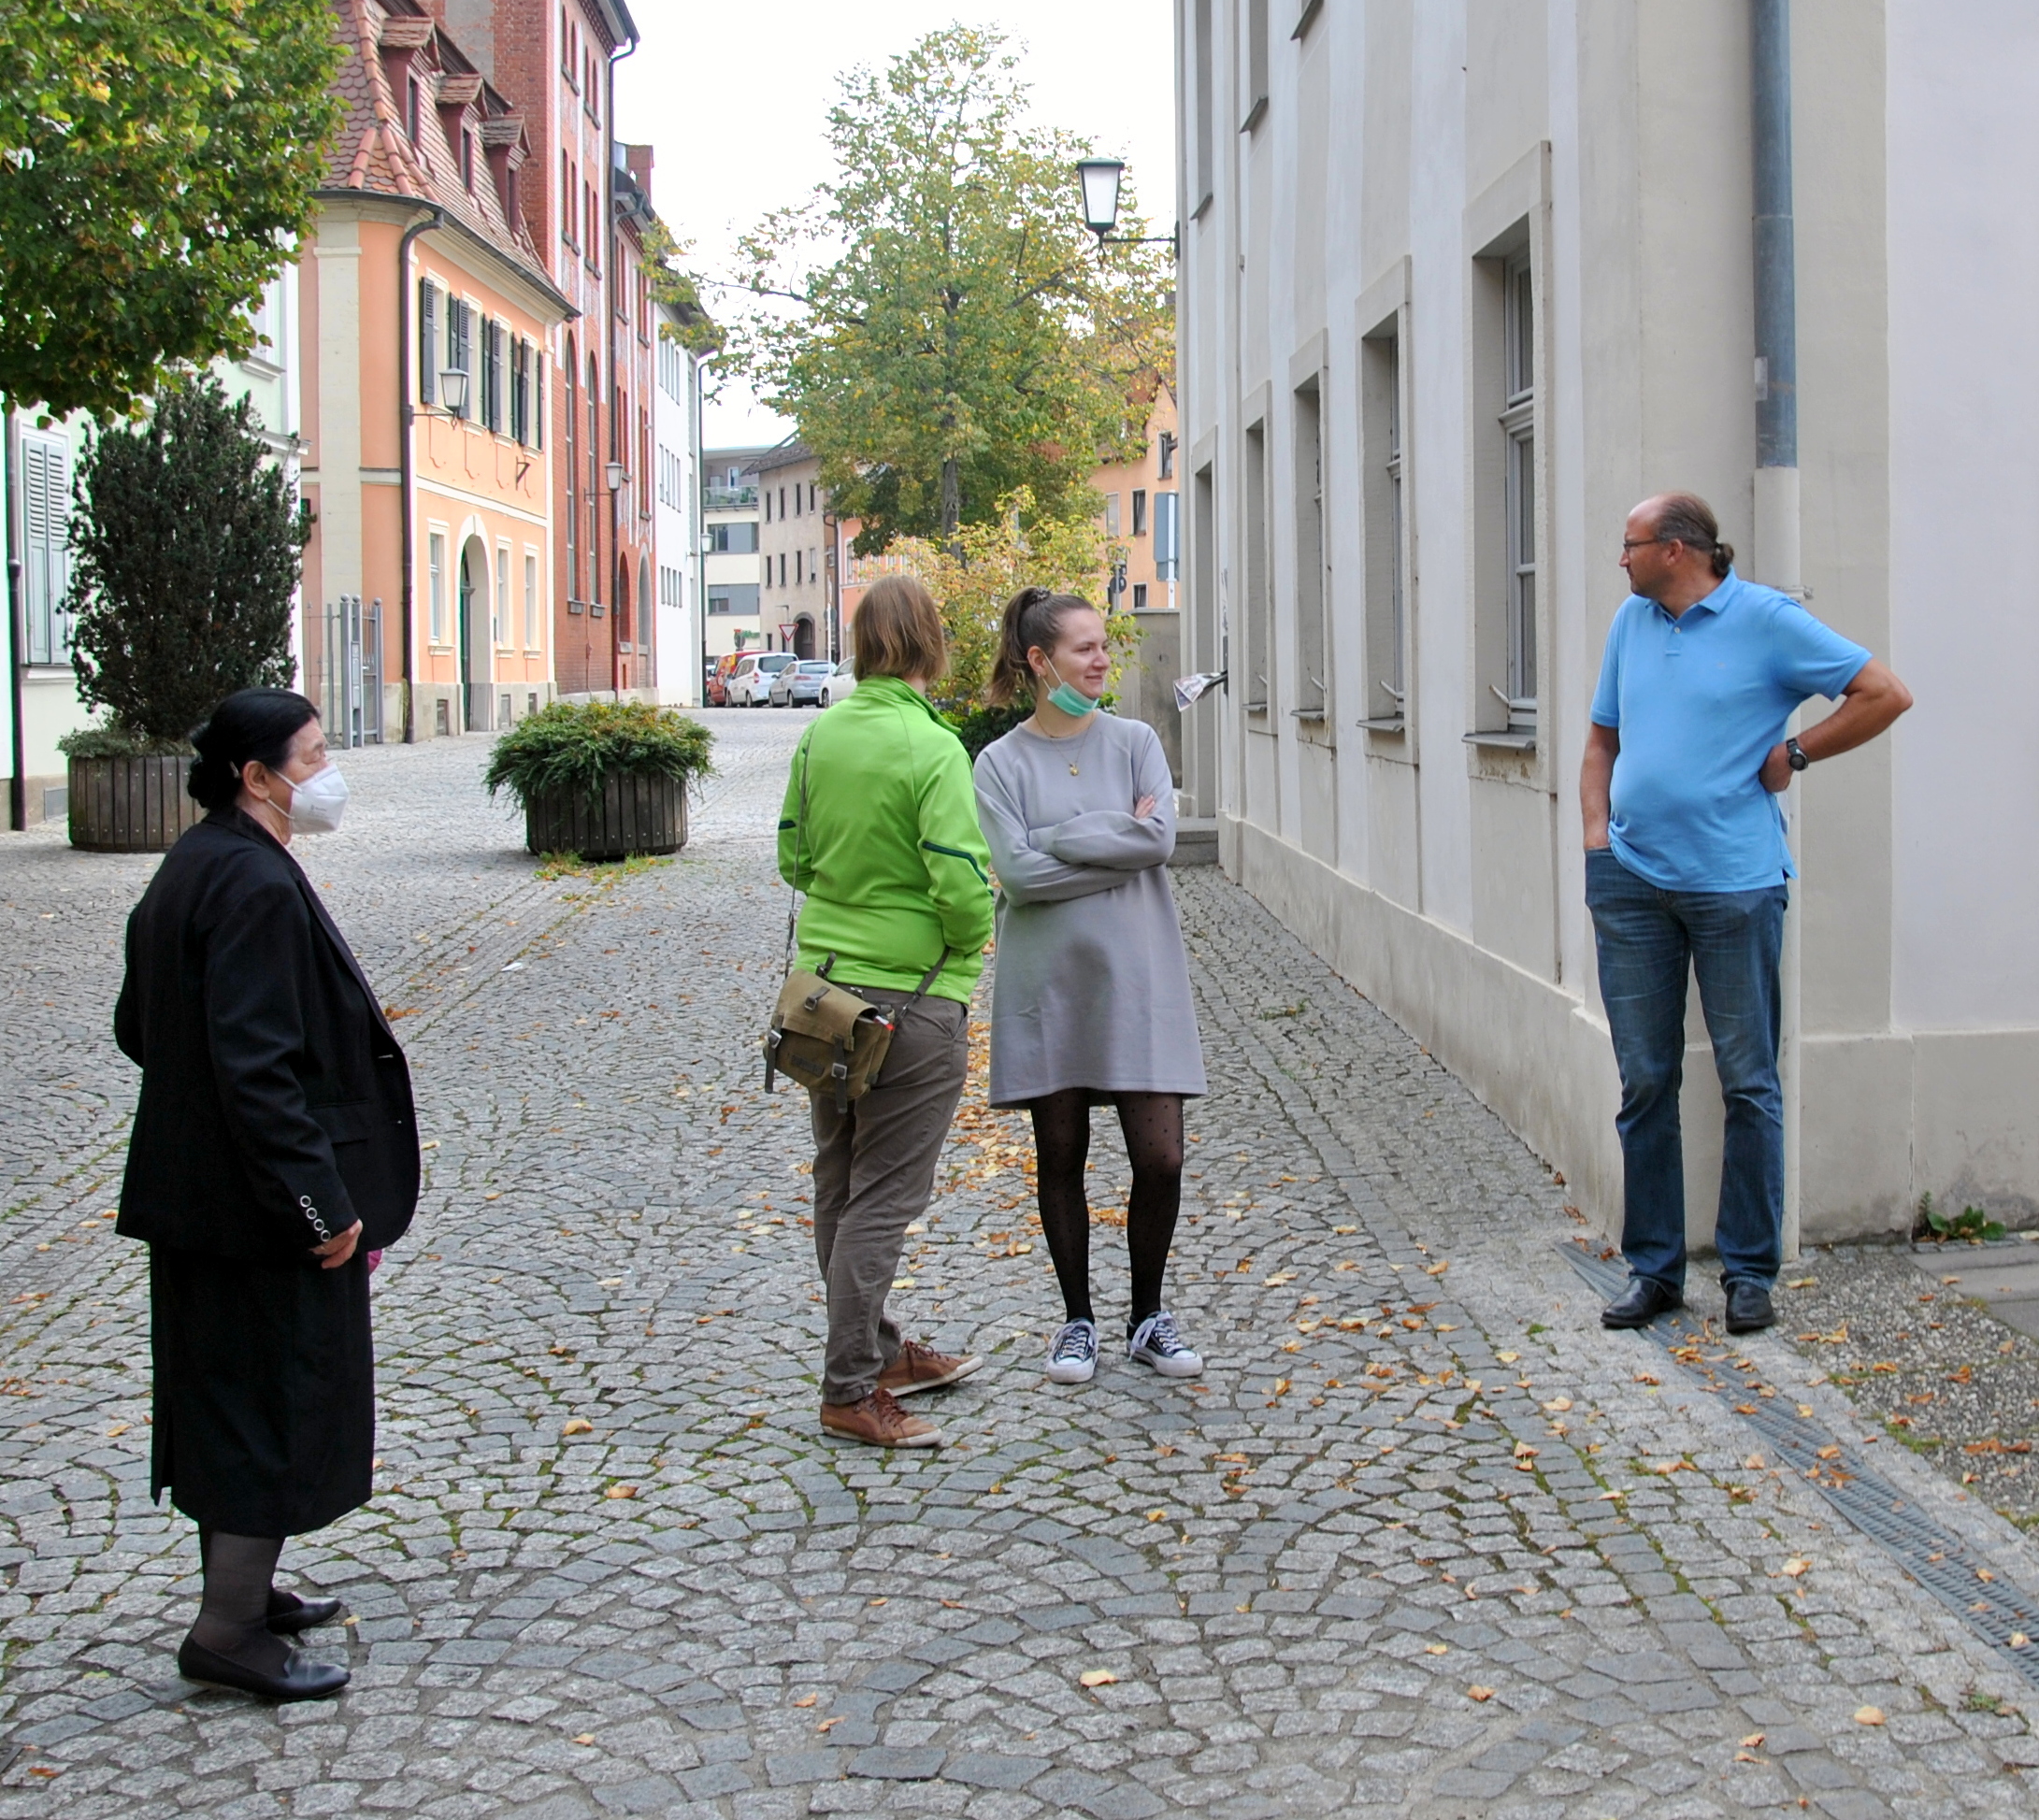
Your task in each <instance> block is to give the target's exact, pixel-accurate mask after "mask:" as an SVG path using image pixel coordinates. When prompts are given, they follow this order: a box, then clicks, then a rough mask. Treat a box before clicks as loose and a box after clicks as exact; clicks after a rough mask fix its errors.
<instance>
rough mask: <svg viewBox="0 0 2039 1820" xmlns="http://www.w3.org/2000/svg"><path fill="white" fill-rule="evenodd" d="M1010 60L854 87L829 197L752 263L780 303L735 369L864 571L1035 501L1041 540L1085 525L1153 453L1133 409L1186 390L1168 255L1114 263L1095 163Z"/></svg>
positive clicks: (942, 64)
mask: <svg viewBox="0 0 2039 1820" xmlns="http://www.w3.org/2000/svg"><path fill="white" fill-rule="evenodd" d="M1004 47H1005V40H1004V39H1003V38H1002V37H1001V36H999V35H998V33H996V32H990V31H980V30H974V29H971V28H969V27H966V26H961V25H955V26H950V27H948V28H947V29H945V30H942V31H939V32H934V33H931V34H930V35H929V36H926V37H925V38H923V39H922V40H921V41H920V43H919V44H917V45H916V46H914V48H913V49H912V50H909V51H907V52H905V53H904V54H903V55H901V56H898V57H896V58H895V59H893V61H892V63H891V64H890V65H889V66H888V67H887V68H886V69H885V71H884V72H883V74H878V73H875V72H873V71H871V70H869V69H857V70H854V71H852V72H851V73H850V74H849V75H847V76H846V77H844V78H843V79H842V96H841V99H840V101H839V102H838V103H837V105H836V106H835V107H833V108H832V109H831V110H830V112H829V116H828V135H829V143H830V146H831V148H832V150H833V152H834V156H835V161H836V164H837V166H838V172H837V175H836V177H835V179H834V180H833V181H831V182H829V183H826V184H824V185H822V186H821V187H820V188H819V189H817V190H816V191H815V193H813V195H812V196H811V198H810V199H809V200H808V201H807V202H806V203H804V204H802V205H801V206H799V207H797V208H790V209H786V210H783V211H781V212H779V213H777V214H774V215H772V216H770V217H768V220H767V221H766V222H765V224H764V226H763V227H762V228H761V230H760V231H759V232H758V233H757V234H755V235H754V236H751V237H750V238H749V239H747V240H746V241H745V243H744V248H745V253H746V256H747V258H748V260H749V262H750V263H749V277H748V282H749V284H750V287H751V289H752V291H753V292H754V294H756V295H757V296H759V297H760V298H764V299H768V300H771V301H770V303H769V304H768V307H767V308H761V309H760V310H759V312H758V313H757V314H756V315H755V316H754V318H753V319H752V320H751V321H749V322H747V323H746V324H745V325H744V328H743V332H742V337H741V341H740V346H739V350H738V352H739V359H740V360H741V362H742V364H743V366H744V369H745V370H746V371H747V372H748V373H749V374H750V376H751V377H752V379H753V380H754V383H755V384H756V385H757V386H758V388H759V390H760V392H761V393H762V394H763V395H764V396H765V397H766V398H767V399H768V401H769V402H770V403H771V404H772V405H773V407H774V408H777V409H779V410H781V411H782V412H783V413H784V414H786V415H787V416H790V417H792V418H793V419H794V420H795V421H796V422H797V423H798V425H799V433H800V437H801V439H802V440H803V441H805V442H806V443H807V444H808V446H809V447H810V448H811V449H812V450H813V451H815V452H816V454H817V455H819V456H820V458H821V465H822V480H823V482H824V484H826V486H827V488H828V490H829V493H830V495H831V497H832V498H833V499H834V501H835V504H836V508H837V509H838V510H839V511H840V512H842V513H843V514H844V515H845V516H849V517H854V518H857V519H860V520H862V521H863V527H864V528H863V531H862V533H861V535H860V536H859V537H858V539H857V548H858V550H859V552H862V553H865V554H869V553H871V552H875V551H878V550H883V549H884V548H886V547H887V546H888V545H889V544H890V543H891V541H892V539H893V538H894V537H901V536H904V537H936V538H939V539H941V541H943V542H944V543H948V544H951V545H952V546H953V545H954V543H955V537H956V533H957V528H958V527H959V526H961V525H965V524H983V523H989V522H990V521H991V520H993V519H994V518H996V517H997V516H998V513H999V510H1000V505H999V502H1000V501H1001V500H1004V499H1006V498H1008V497H1010V496H1011V495H1012V494H1015V493H1016V492H1018V491H1019V490H1020V489H1022V488H1024V489H1026V490H1027V494H1029V495H1030V497H1031V500H1032V502H1033V506H1032V509H1033V510H1034V511H1035V512H1036V513H1038V514H1039V515H1041V517H1043V518H1046V519H1054V520H1073V519H1080V518H1085V517H1088V516H1089V515H1090V513H1091V512H1092V511H1094V510H1095V509H1096V497H1095V494H1092V493H1091V492H1090V490H1089V487H1088V477H1089V475H1090V473H1091V472H1092V470H1093V469H1094V468H1096V466H1098V463H1099V462H1100V461H1103V460H1107V459H1112V458H1113V457H1116V456H1118V455H1121V454H1123V453H1126V452H1127V451H1129V450H1130V448H1131V446H1132V445H1133V444H1134V443H1136V442H1137V441H1138V439H1139V438H1140V437H1142V435H1143V434H1144V427H1145V426H1144V417H1145V406H1144V404H1142V403H1140V402H1137V400H1138V399H1139V398H1140V397H1141V395H1142V394H1143V393H1144V394H1146V395H1150V396H1151V394H1152V386H1153V381H1154V379H1155V377H1156V374H1163V375H1165V374H1167V372H1168V371H1169V363H1170V346H1171V341H1170V333H1171V326H1170V324H1171V318H1170V308H1171V304H1170V294H1169V285H1170V281H1171V279H1170V268H1169V265H1168V261H1167V258H1166V255H1165V251H1164V250H1162V249H1160V248H1156V247H1132V246H1113V247H1109V248H1106V249H1103V250H1102V251H1100V250H1099V249H1098V246H1097V244H1096V242H1095V241H1094V240H1093V239H1092V238H1091V236H1090V235H1089V234H1088V233H1087V231H1086V230H1085V229H1084V226H1083V224H1082V222H1081V219H1080V210H1079V208H1078V205H1077V192H1076V179H1075V175H1074V172H1073V170H1072V166H1073V165H1074V163H1075V161H1076V159H1078V158H1079V157H1081V156H1082V155H1084V151H1085V150H1087V149H1088V148H1087V147H1084V146H1083V145H1080V144H1078V143H1077V142H1076V141H1075V140H1073V139H1071V138H1070V136H1067V135H1065V134H1061V133H1055V132H1047V131H1043V130H1041V129H1039V128H1037V127H1035V126H1033V125H1031V124H1030V123H1029V122H1028V121H1027V118H1026V114H1025V107H1026V89H1025V86H1024V85H1023V84H1022V83H1021V82H1020V81H1019V80H1018V79H1017V78H1016V77H1015V76H1014V74H1013V71H1014V69H1015V67H1016V65H1017V64H1018V59H1017V57H1016V56H1014V55H1013V54H1012V53H1011V52H1010V51H1008V50H1006V49H1005V48H1004ZM1127 202H1128V212H1127V217H1126V225H1125V230H1124V231H1126V232H1127V233H1128V234H1132V233H1137V232H1139V229H1138V228H1137V227H1136V226H1134V225H1133V224H1132V223H1133V222H1135V221H1137V210H1134V209H1133V208H1131V206H1130V203H1131V193H1130V189H1129V188H1128V191H1127Z"/></svg>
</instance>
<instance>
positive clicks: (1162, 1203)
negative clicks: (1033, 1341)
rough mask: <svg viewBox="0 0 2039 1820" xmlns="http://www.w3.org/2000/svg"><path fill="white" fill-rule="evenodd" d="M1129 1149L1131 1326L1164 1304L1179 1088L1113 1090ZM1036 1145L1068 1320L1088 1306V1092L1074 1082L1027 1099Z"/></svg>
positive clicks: (1045, 1224)
mask: <svg viewBox="0 0 2039 1820" xmlns="http://www.w3.org/2000/svg"><path fill="white" fill-rule="evenodd" d="M1112 1097H1113V1103H1114V1104H1115V1105H1116V1106H1117V1107H1118V1114H1119V1129H1120V1130H1121V1131H1122V1132H1124V1133H1125V1134H1126V1154H1127V1156H1129V1157H1130V1158H1131V1159H1132V1165H1133V1192H1132V1194H1131V1196H1130V1197H1129V1198H1128V1200H1127V1213H1126V1248H1127V1253H1128V1254H1130V1258H1131V1263H1132V1277H1133V1306H1132V1319H1133V1325H1134V1326H1139V1324H1140V1323H1141V1322H1142V1321H1144V1320H1145V1319H1146V1318H1147V1316H1148V1315H1150V1314H1153V1313H1154V1312H1156V1311H1157V1310H1158V1309H1159V1308H1160V1306H1161V1278H1162V1276H1163V1274H1164V1272H1166V1270H1167V1269H1168V1262H1169V1246H1170V1242H1171V1241H1172V1240H1174V1237H1175V1215H1176V1212H1177V1211H1178V1210H1179V1209H1180V1207H1181V1205H1182V1198H1183V1096H1182V1095H1180V1094H1114V1095H1113V1096H1112ZM1027 1111H1030V1112H1031V1113H1032V1114H1033V1117H1034V1152H1035V1154H1036V1157H1037V1159H1038V1164H1039V1175H1038V1177H1037V1186H1038V1190H1039V1194H1040V1199H1041V1231H1042V1233H1043V1234H1044V1235H1045V1236H1046V1238H1047V1240H1048V1255H1049V1256H1050V1257H1052V1258H1053V1259H1054V1260H1055V1281H1056V1282H1057V1283H1060V1284H1061V1285H1062V1304H1063V1307H1064V1308H1065V1309H1066V1310H1067V1311H1068V1313H1067V1318H1068V1319H1069V1320H1071V1321H1088V1320H1091V1319H1093V1318H1094V1317H1093V1316H1092V1314H1091V1311H1090V1203H1089V1201H1088V1199H1087V1198H1086V1197H1085V1196H1084V1164H1085V1163H1086V1162H1087V1161H1088V1160H1089V1157H1090V1094H1089V1090H1088V1089H1087V1088H1084V1087H1071V1088H1069V1089H1068V1090H1067V1091H1065V1092H1063V1093H1058V1094H1050V1095H1049V1096H1047V1097H1046V1098H1045V1099H1036V1100H1032V1101H1030V1102H1029V1103H1028V1105H1027Z"/></svg>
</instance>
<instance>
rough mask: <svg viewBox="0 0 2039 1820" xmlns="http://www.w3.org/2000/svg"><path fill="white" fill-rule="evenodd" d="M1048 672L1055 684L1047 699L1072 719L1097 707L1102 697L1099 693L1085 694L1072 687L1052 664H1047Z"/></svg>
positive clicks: (1078, 718) (1080, 716)
mask: <svg viewBox="0 0 2039 1820" xmlns="http://www.w3.org/2000/svg"><path fill="white" fill-rule="evenodd" d="M1048 672H1049V674H1050V675H1051V676H1053V677H1054V678H1055V687H1054V688H1053V689H1051V690H1050V691H1049V692H1048V699H1049V700H1050V701H1052V702H1053V703H1054V704H1055V706H1056V707H1057V708H1059V709H1061V710H1062V711H1063V713H1065V714H1067V715H1069V716H1070V719H1072V720H1081V719H1082V718H1083V717H1084V715H1085V714H1087V713H1089V712H1090V710H1091V709H1094V708H1095V707H1097V705H1098V702H1099V701H1101V700H1103V699H1104V697H1103V696H1101V695H1097V696H1092V695H1084V692H1083V691H1082V690H1081V689H1077V688H1073V687H1071V686H1070V684H1069V683H1067V682H1065V681H1062V672H1061V671H1060V670H1058V669H1056V668H1055V666H1054V665H1053V664H1050V665H1049V666H1048Z"/></svg>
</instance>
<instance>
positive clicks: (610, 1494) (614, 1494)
mask: <svg viewBox="0 0 2039 1820" xmlns="http://www.w3.org/2000/svg"><path fill="white" fill-rule="evenodd" d="M637 1495H638V1488H637V1487H636V1486H635V1485H611V1486H610V1488H609V1489H608V1490H607V1491H605V1492H604V1493H603V1494H602V1496H603V1497H604V1498H635V1497H636V1496H637Z"/></svg>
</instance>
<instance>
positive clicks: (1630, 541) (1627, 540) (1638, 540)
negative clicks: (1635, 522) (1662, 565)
mask: <svg viewBox="0 0 2039 1820" xmlns="http://www.w3.org/2000/svg"><path fill="white" fill-rule="evenodd" d="M1677 541H1678V539H1677V538H1676V537H1623V538H1622V540H1621V553H1622V554H1623V555H1624V556H1626V555H1627V554H1628V553H1629V552H1630V551H1631V550H1641V549H1643V548H1644V546H1645V545H1647V544H1652V543H1676V542H1677Z"/></svg>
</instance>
